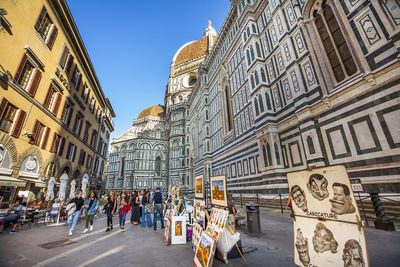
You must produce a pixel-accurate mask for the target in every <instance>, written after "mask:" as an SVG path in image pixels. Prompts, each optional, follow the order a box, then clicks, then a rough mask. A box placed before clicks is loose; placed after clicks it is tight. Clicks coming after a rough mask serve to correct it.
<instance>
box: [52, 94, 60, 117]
mask: <svg viewBox="0 0 400 267" xmlns="http://www.w3.org/2000/svg"><path fill="white" fill-rule="evenodd" d="M60 104H61V94H60V93H58V94H57V98H56V103H55V104H54V108H53V114H54V115H55V116H56V117H57V113H58V110H59V108H60Z"/></svg>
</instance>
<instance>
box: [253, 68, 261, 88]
mask: <svg viewBox="0 0 400 267" xmlns="http://www.w3.org/2000/svg"><path fill="white" fill-rule="evenodd" d="M254 78H255V80H256V85H258V84H259V83H260V80H259V79H258V71H257V70H255V71H254Z"/></svg>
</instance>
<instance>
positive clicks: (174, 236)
mask: <svg viewBox="0 0 400 267" xmlns="http://www.w3.org/2000/svg"><path fill="white" fill-rule="evenodd" d="M171 244H172V245H177V244H186V217H185V216H172V220H171Z"/></svg>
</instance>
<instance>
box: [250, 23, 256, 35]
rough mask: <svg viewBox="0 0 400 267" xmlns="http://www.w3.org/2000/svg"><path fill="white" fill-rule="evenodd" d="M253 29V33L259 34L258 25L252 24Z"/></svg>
mask: <svg viewBox="0 0 400 267" xmlns="http://www.w3.org/2000/svg"><path fill="white" fill-rule="evenodd" d="M251 27H252V29H253V33H257V30H256V25H254V24H252V25H251Z"/></svg>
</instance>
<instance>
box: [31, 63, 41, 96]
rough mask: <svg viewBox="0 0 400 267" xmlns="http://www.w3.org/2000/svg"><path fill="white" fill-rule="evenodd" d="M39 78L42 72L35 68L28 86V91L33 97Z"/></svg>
mask: <svg viewBox="0 0 400 267" xmlns="http://www.w3.org/2000/svg"><path fill="white" fill-rule="evenodd" d="M40 79H42V72H41V71H40V70H39V69H36V73H35V77H33V81H32V84H31V87H29V90H28V93H29V94H30V95H31V96H32V97H34V96H35V94H36V91H37V88H38V86H39V83H40Z"/></svg>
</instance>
